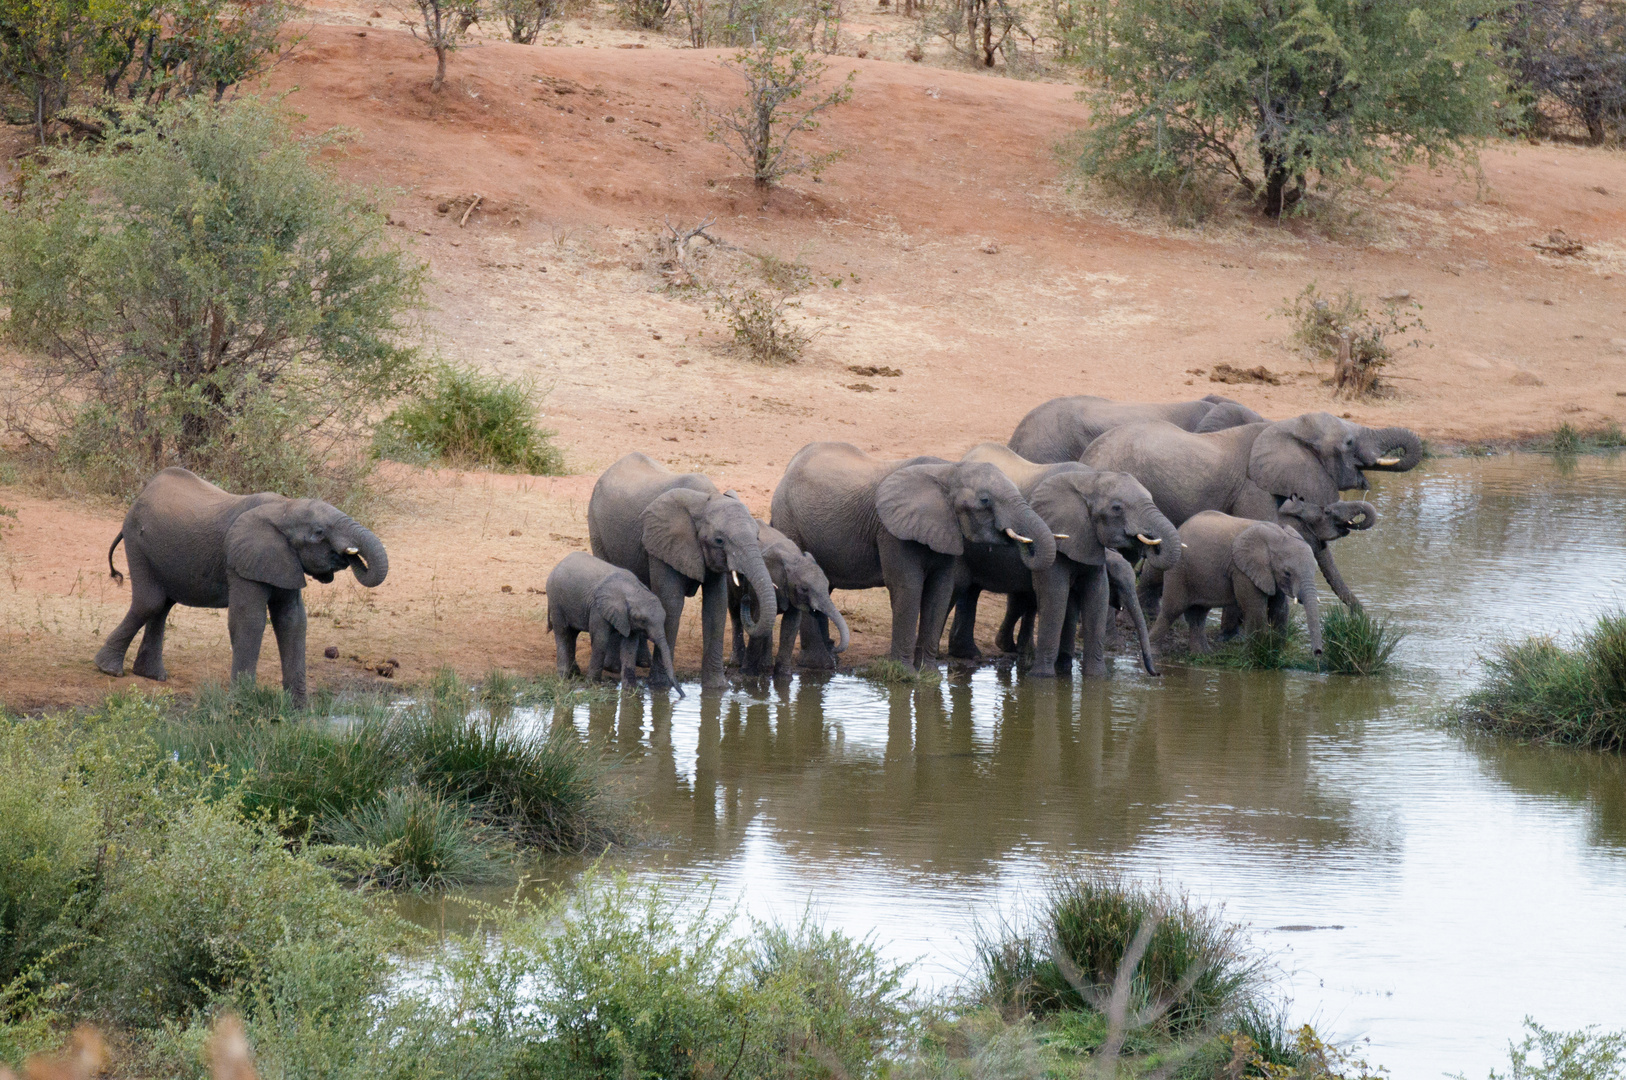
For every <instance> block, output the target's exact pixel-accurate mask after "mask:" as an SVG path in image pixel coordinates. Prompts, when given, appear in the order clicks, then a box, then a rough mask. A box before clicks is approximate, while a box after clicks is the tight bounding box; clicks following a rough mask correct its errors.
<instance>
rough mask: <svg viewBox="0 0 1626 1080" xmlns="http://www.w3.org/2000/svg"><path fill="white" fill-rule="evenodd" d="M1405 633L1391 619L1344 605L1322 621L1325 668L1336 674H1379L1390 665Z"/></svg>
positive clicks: (1322, 664) (1322, 647)
mask: <svg viewBox="0 0 1626 1080" xmlns="http://www.w3.org/2000/svg"><path fill="white" fill-rule="evenodd" d="M1405 636H1406V634H1405V631H1403V630H1397V629H1395V628H1394V626H1393V625H1392V624H1391V623H1390V622H1389V621H1388V620H1387V619H1383V618H1373V617H1372V616H1371V615H1368V614H1367V613H1366V612H1364V611H1357V610H1356V609H1354V608H1350V607H1345V606H1344V605H1342V604H1340V605H1338V606H1337V607H1336V608H1333V609H1332V610H1331V611H1329V612H1328V613H1327V617H1326V618H1325V619H1323V620H1322V621H1321V649H1322V651H1321V669H1322V670H1323V671H1328V672H1331V673H1332V674H1334V675H1376V674H1378V673H1379V672H1381V671H1383V670H1384V669H1386V668H1387V667H1388V666H1389V660H1390V658H1391V657H1392V656H1393V655H1394V651H1395V649H1396V648H1398V647H1399V645H1400V642H1401V639H1403V638H1404V637H1405Z"/></svg>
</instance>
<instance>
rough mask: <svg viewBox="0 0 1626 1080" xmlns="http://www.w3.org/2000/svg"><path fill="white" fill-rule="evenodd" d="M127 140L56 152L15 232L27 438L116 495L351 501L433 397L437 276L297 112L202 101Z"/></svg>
mask: <svg viewBox="0 0 1626 1080" xmlns="http://www.w3.org/2000/svg"><path fill="white" fill-rule="evenodd" d="M114 120H117V121H118V122H119V123H122V124H124V125H125V127H124V129H123V130H122V131H121V133H120V135H119V137H118V138H117V139H116V140H109V141H108V142H107V143H106V144H105V145H104V146H102V147H100V148H98V146H97V145H96V144H89V143H84V144H75V145H69V146H61V147H58V148H56V149H53V150H51V151H49V152H48V154H47V156H46V160H45V162H44V164H43V167H42V168H41V169H40V170H38V171H37V172H32V173H30V179H29V181H28V182H27V183H26V184H25V185H24V186H23V187H22V188H21V195H20V199H19V201H18V204H17V206H16V209H15V210H14V211H13V212H11V213H8V214H5V215H3V216H0V295H3V300H4V305H5V315H4V318H3V321H0V336H3V337H4V340H5V341H6V342H7V343H8V344H10V345H12V346H13V347H16V348H18V349H19V350H21V351H23V352H24V353H26V354H27V355H28V357H29V359H28V362H27V364H26V366H25V370H24V372H23V373H22V384H23V385H22V393H23V395H24V398H23V402H22V404H23V408H22V410H21V411H20V412H19V413H18V423H20V424H21V425H22V426H23V428H24V429H25V431H26V433H27V435H28V436H29V438H30V440H31V442H33V443H34V444H35V445H39V446H44V447H47V448H49V449H50V450H51V451H52V452H53V453H54V455H55V457H56V460H57V461H58V462H59V463H60V464H61V465H63V466H66V467H68V468H69V469H72V470H75V471H77V472H78V473H79V474H80V475H82V477H83V478H84V480H85V482H86V483H87V484H89V485H90V486H91V487H93V488H95V489H97V490H101V491H105V492H107V493H110V494H117V495H129V494H130V493H132V492H133V491H135V490H136V489H138V488H139V487H140V485H141V484H142V483H144V482H145V481H146V479H147V478H148V477H149V476H151V475H152V474H153V473H154V472H156V471H158V470H159V469H162V468H164V467H166V466H169V465H184V466H186V467H187V468H190V469H192V470H193V471H194V472H197V473H200V474H202V475H204V476H207V477H208V478H209V479H211V480H214V481H216V482H219V483H220V484H222V485H223V486H225V487H227V488H229V489H233V490H238V491H254V490H266V489H271V490H278V491H281V492H284V493H285V494H288V495H316V494H321V495H323V497H325V498H327V499H328V500H329V501H335V502H343V501H344V500H345V496H346V494H347V492H348V491H349V490H351V489H353V488H354V487H355V485H356V484H358V483H359V481H360V478H361V476H362V475H363V474H364V471H365V463H364V462H363V461H362V460H361V458H360V457H358V456H357V455H355V454H354V453H353V452H352V451H351V447H352V446H353V445H354V443H355V442H356V440H357V439H359V438H362V437H363V436H365V435H366V433H367V428H368V426H369V424H370V417H371V415H372V413H373V411H374V410H375V409H376V407H377V405H378V403H379V402H381V401H384V400H388V399H390V398H392V397H394V396H396V395H397V394H399V393H401V392H402V391H404V390H405V389H407V388H409V387H410V386H412V385H413V384H414V382H415V380H416V379H417V377H418V373H419V368H418V360H417V356H416V354H415V353H414V352H413V350H412V349H410V348H408V347H406V346H405V345H403V344H402V339H403V336H404V334H405V333H406V330H407V325H406V321H405V320H406V318H407V315H408V313H409V312H410V311H411V310H412V309H413V308H414V307H415V306H416V305H417V303H418V300H419V294H420V285H421V281H422V274H423V271H422V268H421V267H420V266H419V265H418V264H416V263H414V262H412V261H411V260H408V259H407V258H406V257H405V256H404V255H403V254H402V253H401V252H400V251H399V250H397V249H396V248H395V247H393V246H392V245H391V243H390V242H389V241H388V239H387V237H386V235H385V221H384V215H383V214H382V213H381V212H379V210H378V207H377V205H376V198H375V197H374V196H372V195H370V194H365V193H361V192H358V191H356V190H354V189H352V188H351V187H350V186H348V185H347V184H345V183H343V182H342V181H340V180H339V179H338V178H337V177H336V176H335V175H334V174H333V172H332V171H331V170H330V169H328V168H326V167H323V166H319V165H317V164H315V163H313V161H312V160H311V155H312V153H313V152H315V151H316V150H318V149H320V148H321V147H322V146H323V145H325V144H324V143H323V142H322V141H321V140H308V139H307V140H301V139H297V138H295V137H293V136H292V135H291V134H290V133H289V131H290V128H291V124H290V122H289V118H288V117H287V116H286V115H284V114H283V113H280V112H278V111H276V110H274V109H272V108H269V107H266V106H263V105H259V104H256V103H254V102H252V101H250V100H246V99H245V100H242V101H238V102H236V103H234V104H231V105H228V106H215V105H211V104H207V103H205V102H202V101H199V100H197V99H191V100H188V101H184V102H181V103H178V104H173V105H169V106H166V107H164V108H162V109H158V110H156V111H155V112H153V113H151V114H150V115H147V116H142V117H136V116H135V115H133V114H130V115H124V116H120V117H109V120H108V122H109V123H111V122H113V121H114Z"/></svg>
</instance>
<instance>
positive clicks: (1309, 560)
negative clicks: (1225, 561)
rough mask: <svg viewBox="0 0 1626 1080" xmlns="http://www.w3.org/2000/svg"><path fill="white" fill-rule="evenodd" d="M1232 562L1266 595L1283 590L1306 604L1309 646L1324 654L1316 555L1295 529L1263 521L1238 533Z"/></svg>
mask: <svg viewBox="0 0 1626 1080" xmlns="http://www.w3.org/2000/svg"><path fill="white" fill-rule="evenodd" d="M1231 561H1232V562H1233V563H1234V564H1235V566H1236V568H1237V569H1238V570H1241V571H1242V573H1244V574H1246V575H1247V578H1248V580H1249V581H1251V582H1253V584H1254V587H1255V588H1257V589H1258V590H1259V591H1260V592H1262V593H1264V594H1265V595H1266V596H1275V595H1277V594H1278V593H1280V594H1281V595H1283V596H1286V597H1288V598H1289V599H1292V600H1297V601H1298V602H1299V603H1300V604H1302V605H1304V618H1305V622H1307V623H1308V624H1309V627H1310V649H1311V650H1312V651H1313V652H1314V653H1315V655H1317V656H1320V655H1321V603H1320V600H1319V599H1318V598H1317V596H1316V585H1315V571H1316V562H1315V554H1314V553H1313V552H1311V550H1310V545H1309V544H1306V543H1305V542H1304V541H1303V540H1301V539H1300V538H1299V537H1297V536H1295V535H1294V534H1293V533H1292V532H1290V531H1289V530H1287V529H1284V528H1283V527H1282V526H1280V525H1277V524H1275V523H1274V522H1269V521H1261V522H1259V523H1258V524H1257V525H1250V526H1249V527H1248V528H1246V529H1243V530H1242V532H1240V533H1238V534H1237V537H1236V539H1235V540H1234V541H1232V543H1231Z"/></svg>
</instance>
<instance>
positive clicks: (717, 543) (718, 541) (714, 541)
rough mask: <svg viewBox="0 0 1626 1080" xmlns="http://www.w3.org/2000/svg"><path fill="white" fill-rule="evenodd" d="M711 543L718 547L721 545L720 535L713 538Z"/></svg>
mask: <svg viewBox="0 0 1626 1080" xmlns="http://www.w3.org/2000/svg"><path fill="white" fill-rule="evenodd" d="M712 543H714V544H716V545H717V546H718V547H722V546H723V538H722V537H721V536H719V537H717V538H716V539H715V540H713V541H712Z"/></svg>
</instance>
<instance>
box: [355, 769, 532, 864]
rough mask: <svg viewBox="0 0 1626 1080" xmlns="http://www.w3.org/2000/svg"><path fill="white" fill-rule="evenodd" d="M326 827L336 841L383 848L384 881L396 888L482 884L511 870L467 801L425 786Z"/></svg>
mask: <svg viewBox="0 0 1626 1080" xmlns="http://www.w3.org/2000/svg"><path fill="white" fill-rule="evenodd" d="M323 831H324V832H325V833H326V834H327V836H328V838H329V839H331V840H332V841H333V842H334V843H335V844H341V845H345V846H348V847H357V848H363V849H370V850H372V851H375V852H377V853H378V854H377V856H376V858H377V862H378V864H379V867H380V869H379V872H378V874H377V877H378V880H379V881H380V882H382V883H383V884H385V885H388V886H390V887H391V888H407V889H444V888H448V887H452V886H459V885H480V884H484V883H487V882H493V881H502V880H504V879H506V878H508V877H509V876H510V873H511V871H510V868H509V866H508V864H507V860H506V859H504V858H503V857H502V855H503V854H504V853H503V851H502V850H501V849H500V848H498V847H497V846H496V845H495V844H493V843H492V842H491V841H490V840H489V839H488V838H487V837H486V836H484V835H483V834H482V833H483V830H482V829H481V827H480V826H478V825H476V824H475V823H474V822H473V821H471V820H470V819H469V808H468V805H467V804H466V803H464V802H462V801H461V800H459V799H456V798H454V797H450V796H446V795H442V794H439V793H436V792H432V791H425V790H424V789H423V788H420V787H402V788H395V789H393V790H391V791H387V792H385V793H384V794H383V795H382V796H381V797H379V798H378V799H377V800H376V801H374V802H372V803H370V804H368V805H365V806H362V807H359V808H357V809H355V810H353V811H352V812H351V813H349V814H348V815H346V816H344V817H340V818H337V819H334V820H332V821H331V822H329V823H328V824H327V825H326V826H325V827H324V829H323Z"/></svg>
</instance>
